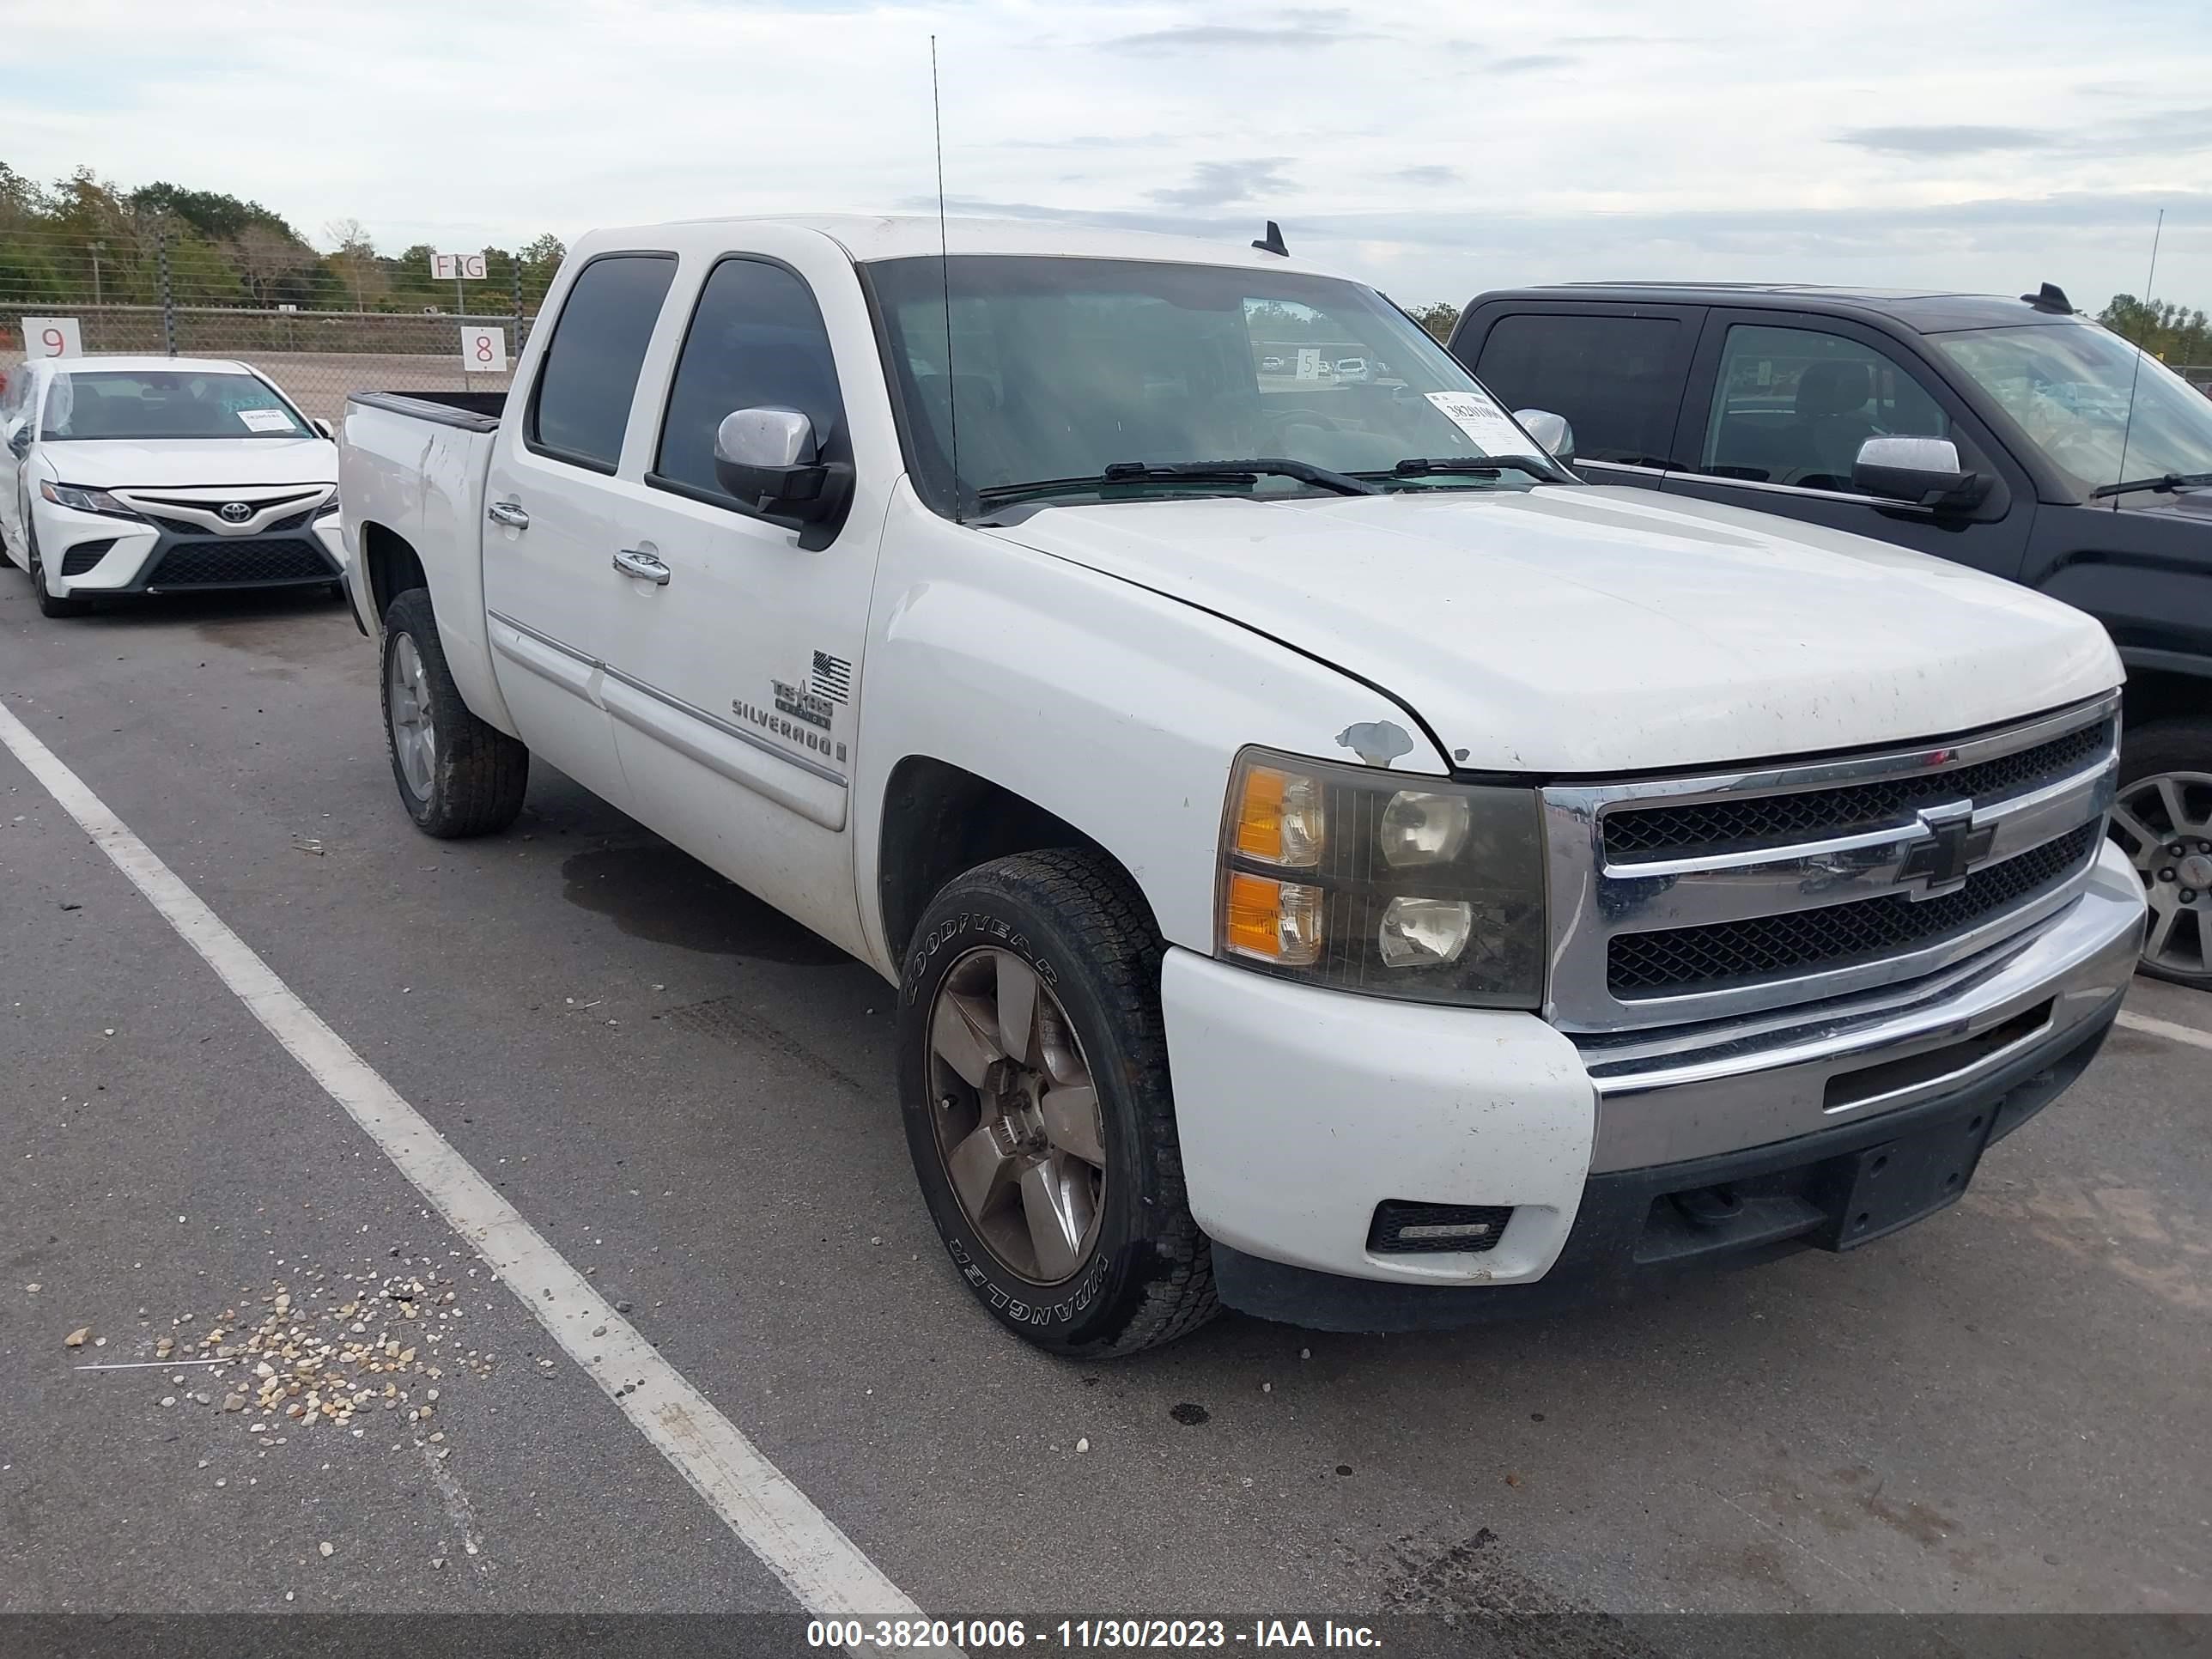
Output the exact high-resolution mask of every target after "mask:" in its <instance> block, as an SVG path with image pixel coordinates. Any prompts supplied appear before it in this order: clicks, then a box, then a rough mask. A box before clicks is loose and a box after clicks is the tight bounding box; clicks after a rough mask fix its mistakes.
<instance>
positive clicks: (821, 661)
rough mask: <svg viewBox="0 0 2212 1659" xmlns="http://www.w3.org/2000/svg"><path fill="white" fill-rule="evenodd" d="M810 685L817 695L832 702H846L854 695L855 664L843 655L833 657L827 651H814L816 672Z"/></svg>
mask: <svg viewBox="0 0 2212 1659" xmlns="http://www.w3.org/2000/svg"><path fill="white" fill-rule="evenodd" d="M808 684H809V685H810V686H811V688H812V690H814V692H815V694H816V695H817V696H823V697H827V698H829V701H830V702H847V701H848V700H849V699H850V698H851V696H852V695H853V665H852V664H850V663H848V662H847V661H846V660H845V659H843V658H842V657H833V656H831V655H830V654H829V653H828V652H827V651H817V652H816V653H814V672H813V674H812V675H811V677H810V678H809V680H808Z"/></svg>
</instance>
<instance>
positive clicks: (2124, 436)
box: [939, 163, 2166, 513]
mask: <svg viewBox="0 0 2212 1659" xmlns="http://www.w3.org/2000/svg"><path fill="white" fill-rule="evenodd" d="M942 165H943V164H942V163H939V166H940V167H941V166H942ZM940 188H941V186H940ZM2165 228H2166V210H2165V209H2164V208H2160V210H2158V223H2157V224H2155V225H2154V226H2153V227H2152V228H2151V233H2150V274H2149V275H2148V276H2145V277H2144V278H2143V309H2144V310H2145V311H2146V312H2148V310H2149V309H2150V305H2151V298H2150V295H2151V290H2152V289H2154V288H2155V287H2157V286H2158V238H2159V233H2160V231H2163V230H2164V229H2165ZM2148 322H2149V319H2148V317H2146V318H2145V319H2144V323H2145V325H2146V327H2148ZM2131 343H2132V344H2133V345H2134V347H2135V349H2136V362H2135V372H2134V373H2133V374H2130V375H2129V376H2128V414H2127V418H2126V419H2125V420H2124V421H2123V422H2120V470H2119V471H2118V474H2117V475H2116V476H2115V477H2113V479H2112V482H2113V483H2126V482H2127V481H2128V435H2129V433H2130V432H2131V431H2132V430H2133V429H2134V428H2135V423H2136V383H2137V382H2138V381H2140V380H2142V360H2143V343H2142V341H2141V340H2136V341H2133V342H2131ZM951 347H952V330H951V326H950V325H947V327H946V328H945V349H946V350H947V351H948V352H950V351H951ZM2119 510H2120V498H2119V496H2118V495H2117V494H2115V495H2113V497H2112V511H2113V512H2115V513H2117V512H2118V511H2119Z"/></svg>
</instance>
